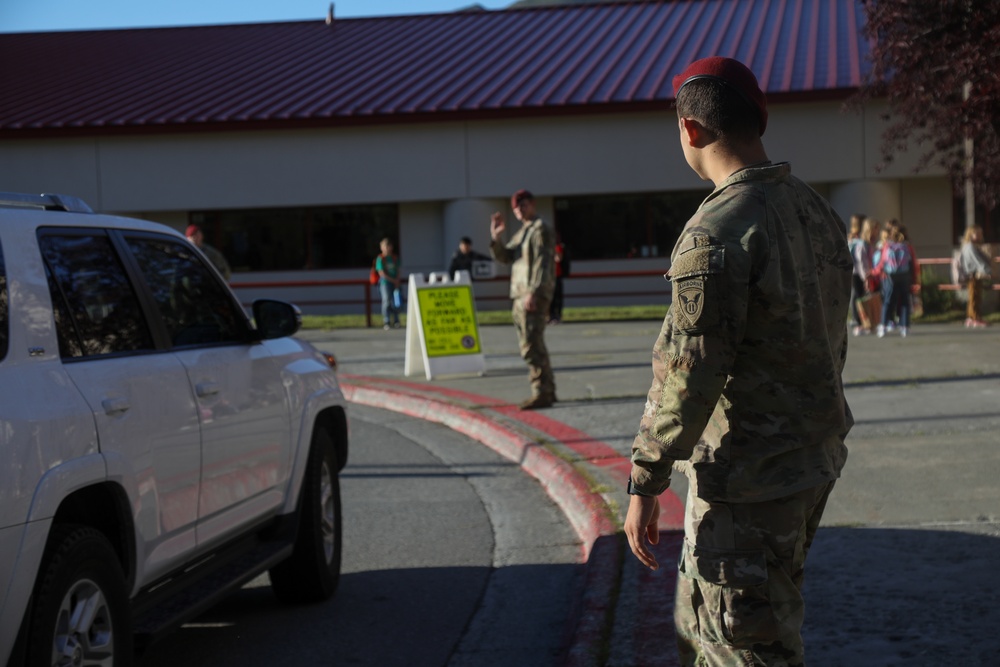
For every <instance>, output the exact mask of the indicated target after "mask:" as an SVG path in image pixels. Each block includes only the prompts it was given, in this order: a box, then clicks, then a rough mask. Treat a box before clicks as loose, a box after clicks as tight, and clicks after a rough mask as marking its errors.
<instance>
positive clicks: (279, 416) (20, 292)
mask: <svg viewBox="0 0 1000 667" xmlns="http://www.w3.org/2000/svg"><path fill="white" fill-rule="evenodd" d="M253 320H254V321H253V322H251V321H249V320H248V318H247V316H246V315H245V313H244V311H243V309H242V307H241V306H240V304H239V302H238V301H237V300H236V298H235V296H234V295H233V293H232V292H231V291H230V289H229V288H228V286H227V285H226V284H225V282H224V281H223V280H222V278H221V277H220V276H219V274H218V273H217V271H216V270H215V269H214V268H213V267H212V266H211V264H210V263H209V262H208V261H206V259H205V257H204V256H203V255H202V254H201V253H200V252H199V251H198V250H196V249H195V248H194V246H192V245H191V244H190V243H188V241H187V240H186V239H185V238H184V237H183V236H181V235H180V234H178V233H177V232H175V231H173V230H171V229H169V228H167V227H164V226H162V225H158V224H154V223H149V222H143V221H140V220H130V219H125V218H116V217H111V216H105V215H97V214H94V213H92V212H91V210H90V209H89V207H87V205H86V204H84V203H83V202H81V201H79V200H77V199H75V198H72V197H61V196H58V195H40V196H36V195H21V194H6V193H0V665H4V664H7V665H21V664H27V665H30V666H32V667H34V666H35V665H46V666H48V665H80V664H102V665H115V666H121V665H126V664H129V663H130V662H131V661H132V657H133V648H134V644H135V645H138V646H139V647H141V646H142V645H145V644H148V643H149V642H150V641H152V640H154V639H155V638H157V637H158V636H159V635H161V634H163V633H165V632H167V631H169V630H170V629H172V628H174V627H176V626H177V625H178V624H180V623H181V622H183V621H184V620H186V619H188V618H190V617H191V616H192V615H194V614H196V613H198V612H200V611H202V610H204V609H206V608H207V607H208V606H209V605H211V604H212V603H214V602H215V601H217V600H218V599H219V598H220V597H221V596H222V595H224V594H226V593H227V592H229V591H232V590H233V589H234V588H236V587H238V586H240V585H242V584H243V583H245V582H247V581H248V580H250V579H251V578H253V577H255V576H256V575H257V574H259V573H261V572H263V571H269V572H270V576H271V584H272V587H273V589H274V591H275V593H276V594H277V596H278V597H279V598H280V599H282V600H287V601H315V600H320V599H324V598H327V597H329V596H330V595H332V594H333V592H334V589H335V588H336V586H337V581H338V578H339V575H340V552H341V526H340V491H339V483H338V474H339V472H340V470H341V469H342V468H343V466H344V464H345V463H346V461H347V444H348V424H347V416H346V409H345V407H346V406H345V401H344V396H343V394H342V393H341V390H340V387H339V385H338V383H337V379H336V375H335V373H334V372H333V369H332V368H331V364H330V363H329V361H330V360H329V359H328V358H326V357H325V356H324V355H323V354H321V353H319V352H318V351H316V350H315V349H314V348H313V347H312V346H310V345H309V344H308V343H305V342H302V341H300V340H297V339H295V338H291V337H290V336H291V335H292V334H294V333H295V332H296V331H297V330H298V327H299V324H300V316H299V313H298V310H297V309H296V308H295V307H294V306H291V305H289V304H286V303H282V302H279V301H266V300H265V301H258V302H256V303H254V304H253Z"/></svg>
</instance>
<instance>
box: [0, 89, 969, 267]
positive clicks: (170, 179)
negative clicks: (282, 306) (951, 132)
mask: <svg viewBox="0 0 1000 667" xmlns="http://www.w3.org/2000/svg"><path fill="white" fill-rule="evenodd" d="M882 111H883V109H881V108H877V107H876V108H870V109H867V110H866V111H865V112H864V113H861V114H859V113H853V112H847V113H845V112H844V111H843V110H842V105H841V104H840V103H839V102H816V103H808V104H794V105H792V104H785V105H781V104H777V105H772V107H771V109H770V121H769V124H768V132H767V135H766V136H765V137H764V139H765V145H766V146H767V149H768V154H769V155H770V156H771V158H772V159H773V160H776V161H779V160H787V161H789V162H791V163H792V166H793V171H794V173H795V174H796V175H798V176H799V177H800V178H802V179H803V180H805V181H807V182H809V183H811V184H813V185H814V187H816V188H817V189H818V190H820V192H822V193H823V194H824V195H826V196H827V197H828V198H829V199H830V200H831V201H832V202H833V204H834V206H835V207H836V208H837V210H838V211H839V212H840V213H841V215H842V216H844V217H845V219H846V217H847V216H849V215H850V214H851V213H854V212H865V213H868V214H869V215H873V216H875V217H879V218H883V219H884V218H890V217H895V218H899V219H901V220H902V221H903V222H904V224H906V225H907V226H908V227H909V229H910V232H911V236H912V238H913V241H914V245H915V246H916V248H917V251H918V254H920V255H921V256H924V257H927V256H946V254H947V251H948V250H949V249H950V248H951V246H952V244H953V243H954V239H952V238H951V210H952V205H951V191H950V188H949V185H948V181H947V179H946V178H944V177H943V176H942V175H941V174H931V175H919V176H917V175H914V174H913V173H912V165H913V160H914V157H915V156H913V155H903V156H900V157H899V158H898V159H897V160H896V161H895V162H894V164H893V165H892V166H891V168H889V169H888V170H886V171H884V172H879V171H878V164H879V161H880V155H879V152H878V150H879V145H880V143H881V129H882V127H883V123H882V121H881V120H880V118H879V115H880V113H882ZM520 187H527V188H529V189H531V190H532V191H533V192H535V194H536V195H538V196H539V198H540V203H542V208H543V214H547V215H549V216H550V217H551V213H552V200H551V198H552V197H555V196H572V195H584V194H588V195H589V194H602V193H605V194H606V193H628V192H650V191H664V190H691V189H705V191H706V192H707V191H708V189H709V184H707V183H704V182H701V181H699V180H698V178H697V177H696V176H695V175H694V174H693V172H692V171H691V170H690V169H689V168H688V167H687V165H686V163H685V162H684V159H683V155H682V153H681V151H680V149H679V145H678V137H677V125H676V116H675V115H674V114H673V112H671V111H667V110H665V111H662V112H656V113H635V114H614V115H610V114H608V115H574V116H560V117H544V118H520V119H510V120H489V121H475V122H443V123H423V124H411V125H375V126H365V127H351V128H330V129H316V130H295V131H280V132H253V133H249V132H220V133H205V134H179V135H149V136H147V135H132V136H113V137H89V138H81V139H37V140H16V141H10V140H8V141H0V189H3V190H11V191H24V192H46V191H47V192H61V193H67V194H73V195H76V196H79V197H81V198H82V199H84V200H85V201H87V202H88V203H90V204H91V206H93V207H94V208H95V209H97V210H101V211H107V212H117V213H123V214H127V215H136V216H139V217H146V218H149V219H153V220H157V221H160V222H164V223H166V224H169V225H171V226H173V227H175V228H178V229H180V228H182V227H183V226H184V225H185V224H186V222H187V212H188V211H190V210H199V209H225V208H266V207H294V206H313V205H337V204H373V203H385V202H390V203H399V204H400V244H401V247H404V248H405V249H406V256H405V258H404V259H405V262H406V264H407V267H408V269H409V270H411V271H414V270H419V271H422V272H424V271H427V272H429V271H431V270H440V269H441V268H443V267H444V265H445V264H446V263H447V260H448V258H449V257H450V256H451V253H452V251H453V250H454V248H455V246H456V244H457V240H458V237H459V236H461V235H463V234H467V235H469V236H471V237H472V238H473V240H474V244H475V246H477V247H479V248H480V249H481V250H483V251H485V245H486V243H487V240H488V232H487V228H488V219H468V220H466V218H473V217H474V218H480V217H482V216H481V213H482V212H484V211H487V210H491V209H493V208H498V209H500V210H505V211H507V212H508V215H509V209H508V206H507V203H506V202H507V197H508V196H509V194H510V193H511V192H512V191H514V190H515V189H517V188H520ZM463 202H464V203H463ZM474 212H477V213H474ZM317 273H318V274H321V275H328V274H329V275H338V276H342V277H346V276H348V275H350V276H353V275H354V274H356V273H358V271H357V270H353V271H342V272H317ZM296 275H297V276H298V277H299V278H301V274H296ZM359 275H360V274H359Z"/></svg>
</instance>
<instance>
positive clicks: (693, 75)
mask: <svg viewBox="0 0 1000 667" xmlns="http://www.w3.org/2000/svg"><path fill="white" fill-rule="evenodd" d="M697 79H714V80H715V81H721V82H723V83H725V84H726V85H728V86H729V87H730V88H732V89H733V90H735V91H736V92H738V93H739V94H740V95H742V96H743V99H745V100H746V101H747V102H749V103H750V106H752V107H754V108H755V109H757V111H758V112H760V133H761V135H762V136H763V134H764V130H765V129H767V98H765V97H764V91H762V90H761V89H760V84H758V83H757V77H755V76H754V75H753V72H751V71H750V69H749V68H748V67H747V66H746V65H744V64H743V63H741V62H740V61H738V60H733V59H732V58H723V57H721V56H712V57H711V58H702V59H701V60H696V61H694V62H693V63H691V64H690V65H688V66H687V67H686V68H685V69H684V71H683V72H681V73H680V74H678V75H677V76H675V77H674V99H677V93H679V92H680V90H681V88H683V87H684V86H685V85H687V84H688V83H690V82H691V81H695V80H697Z"/></svg>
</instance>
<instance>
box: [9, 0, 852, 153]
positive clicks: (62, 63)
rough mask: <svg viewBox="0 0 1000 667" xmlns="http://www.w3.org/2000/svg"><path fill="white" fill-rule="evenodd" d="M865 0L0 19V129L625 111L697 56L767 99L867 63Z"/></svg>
mask: <svg viewBox="0 0 1000 667" xmlns="http://www.w3.org/2000/svg"><path fill="white" fill-rule="evenodd" d="M863 21H864V14H863V11H862V10H861V5H860V0H754V1H752V2H750V1H747V0H672V1H670V0H664V1H649V2H613V3H605V4H583V5H560V6H554V7H538V8H527V9H509V10H502V11H486V12H458V13H453V14H426V15H418V16H400V17H382V18H361V19H335V20H334V21H333V23H332V24H331V25H327V24H326V23H325V22H324V21H313V22H289V23H266V24H251V25H223V26H205V27H182V28H157V29H136V30H102V31H86V32H53V33H12V34H0V91H2V96H0V136H5V135H6V136H16V135H22V134H25V133H27V134H34V133H36V132H43V133H52V132H59V133H61V132H72V133H77V132H79V133H83V134H91V133H95V132H108V131H120V130H126V131H127V130H128V129H130V128H131V129H133V130H139V131H163V130H166V129H170V128H173V129H184V130H192V129H199V128H204V129H213V130H218V129H222V128H228V129H240V128H244V127H289V126H299V125H301V126H316V125H335V124H340V123H348V122H377V121H392V122H400V121H408V120H417V119H427V118H432V119H452V118H455V117H494V116H498V115H500V116H502V115H524V114H535V113H565V112H571V111H582V112H589V111H609V110H623V111H629V110H635V109H638V108H649V107H651V106H655V105H660V106H663V105H666V104H668V103H670V102H671V101H672V99H673V91H672V89H671V78H672V77H673V75H674V74H676V73H677V72H679V71H680V70H681V69H683V68H684V66H685V65H686V64H687V63H689V62H691V61H692V60H695V59H697V58H700V57H704V56H708V55H727V56H732V57H735V58H738V59H740V60H742V61H743V62H745V63H747V64H748V65H750V67H751V69H753V71H754V72H755V73H756V74H757V76H758V78H759V79H760V82H761V86H762V87H763V88H764V89H765V91H766V92H767V93H768V95H769V97H770V98H771V99H772V101H773V100H775V99H776V98H780V97H784V96H799V95H807V96H815V95H843V94H845V93H846V91H849V90H853V89H855V88H857V87H858V86H859V85H860V84H861V82H862V77H863V76H864V75H865V74H866V72H867V67H868V65H867V59H866V54H867V44H866V43H865V42H864V41H863V40H862V38H861V36H860V28H861V26H862V23H863Z"/></svg>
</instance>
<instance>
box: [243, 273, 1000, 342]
mask: <svg viewBox="0 0 1000 667" xmlns="http://www.w3.org/2000/svg"><path fill="white" fill-rule="evenodd" d="M996 261H1000V258H997V260H996ZM920 263H921V264H924V265H944V264H951V260H950V259H948V258H945V257H931V258H926V259H921V260H920ZM644 277H656V278H658V279H659V280H660V281H661V283H660V284H661V285H662V289H660V290H643V291H636V290H632V291H627V292H621V291H619V292H607V291H604V292H577V293H573V294H565V295H564V298H566V299H583V298H595V297H616V296H620V297H636V296H642V297H644V296H656V297H661V298H662V297H665V296H668V295H669V294H670V283H669V281H666V280H664V279H663V278H664V272H663V271H650V270H645V271H587V272H574V273H573V275H571V276H566V277H565V278H564V280H567V281H569V280H585V279H599V280H606V279H613V278H644ZM508 280H509V277H508V276H497V277H495V278H486V279H482V280H477V281H476V282H477V283H491V282H492V283H495V282H507V281H508ZM351 286H357V287H360V288H361V293H362V296H361V298H360V299H322V300H306V299H291V300H293V301H295V303H297V304H298V305H300V306H329V305H364V309H365V322H366V325H367V326H369V327H370V326H372V309H373V307H374V303H375V299H373V297H372V292H373V290H374V289H375V288H374V286H373V285H371V283H369V282H368V279H367V278H347V279H343V278H342V279H337V280H271V281H267V280H247V281H236V282H233V283H231V287H233V288H234V289H291V288H296V287H351ZM936 287H937V289H939V290H944V291H956V290H960V289H964V288H965V286H964V285H955V284H950V283H945V284H940V285H937V286H936ZM991 289H993V290H995V291H1000V284H994V285H992V286H991ZM507 299H508V297H507V295H506V294H502V295H482V296H476V301H483V302H486V301H491V302H492V301H506V300H507ZM243 305H244V306H248V305H249V304H243Z"/></svg>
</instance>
